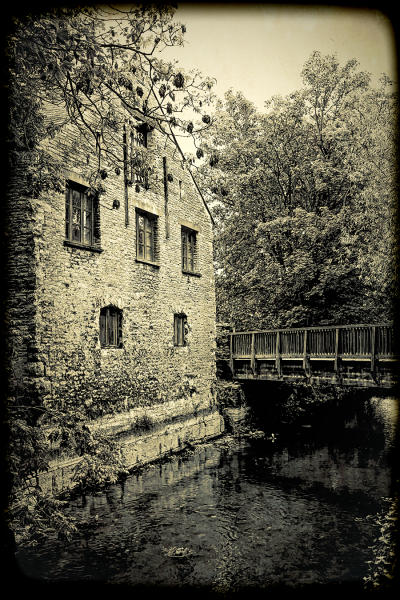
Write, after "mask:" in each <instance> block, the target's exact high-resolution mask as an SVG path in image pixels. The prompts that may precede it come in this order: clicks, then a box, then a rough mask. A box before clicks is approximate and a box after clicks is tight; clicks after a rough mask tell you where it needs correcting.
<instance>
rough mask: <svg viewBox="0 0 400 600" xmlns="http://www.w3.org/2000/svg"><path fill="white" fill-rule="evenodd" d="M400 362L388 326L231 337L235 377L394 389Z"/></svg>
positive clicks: (267, 332) (317, 328) (263, 333)
mask: <svg viewBox="0 0 400 600" xmlns="http://www.w3.org/2000/svg"><path fill="white" fill-rule="evenodd" d="M398 364H399V357H398V356H396V354H395V340H394V328H393V325H391V324H378V325H375V324H374V325H341V326H323V327H303V328H292V329H275V330H273V329H270V330H265V331H242V332H234V333H231V334H230V368H231V371H232V374H233V377H234V378H235V379H265V380H272V381H301V380H303V381H309V382H312V383H333V384H338V385H355V386H364V387H365V386H368V387H392V386H393V385H394V383H395V380H396V371H397V367H398Z"/></svg>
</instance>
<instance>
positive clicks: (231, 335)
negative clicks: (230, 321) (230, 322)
mask: <svg viewBox="0 0 400 600" xmlns="http://www.w3.org/2000/svg"><path fill="white" fill-rule="evenodd" d="M229 367H230V370H231V371H232V377H234V375H235V365H234V360H233V333H230V334H229Z"/></svg>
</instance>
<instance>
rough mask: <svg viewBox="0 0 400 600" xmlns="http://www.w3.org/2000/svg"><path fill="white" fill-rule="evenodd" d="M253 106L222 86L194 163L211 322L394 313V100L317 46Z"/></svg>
mask: <svg viewBox="0 0 400 600" xmlns="http://www.w3.org/2000/svg"><path fill="white" fill-rule="evenodd" d="M302 76H303V81H304V87H303V88H302V89H301V90H299V91H296V92H294V93H292V94H290V95H289V96H287V97H285V98H282V97H280V96H276V97H273V98H272V99H271V100H269V101H268V102H266V111H265V112H264V113H263V114H260V113H259V112H257V111H256V109H255V107H254V105H253V104H252V103H251V102H249V101H248V100H246V98H245V97H244V96H243V94H242V93H240V92H238V93H234V92H232V91H229V92H228V93H227V94H226V95H225V100H224V101H220V102H219V103H218V106H217V110H216V112H215V114H214V115H213V126H212V127H211V128H210V129H209V130H208V131H207V132H206V133H205V134H204V136H203V145H202V148H203V150H204V154H205V155H206V156H207V157H209V159H208V160H206V161H204V162H203V165H202V166H200V167H199V176H201V180H202V184H203V186H204V187H205V188H206V189H207V190H208V196H209V200H210V203H211V205H212V207H213V211H214V215H215V218H216V220H217V222H218V227H217V228H216V240H215V252H216V257H215V259H216V282H217V305H218V311H219V315H218V317H219V320H220V321H225V322H230V323H232V324H233V325H235V326H236V328H237V329H245V328H256V329H257V328H268V327H278V326H281V327H285V326H303V325H318V324H326V323H329V324H335V323H336V324H346V323H356V322H376V321H382V320H383V321H386V320H389V319H391V318H392V309H393V299H394V297H395V291H396V290H395V275H396V270H395V262H394V250H395V227H396V223H395V220H396V212H395V209H396V140H395V136H396V127H395V118H396V108H397V104H396V96H395V94H394V93H393V92H392V90H391V82H390V81H389V80H388V78H387V77H383V78H382V79H381V81H380V86H379V87H378V89H375V88H373V87H371V86H370V82H369V76H368V75H367V74H366V73H364V72H361V71H359V70H358V65H357V62H356V61H355V60H351V61H349V62H347V63H346V64H345V65H344V66H341V65H340V64H339V63H338V61H337V59H336V58H335V57H334V56H321V55H320V53H318V52H314V53H313V54H312V56H311V57H310V58H309V59H308V60H307V62H306V63H305V65H304V68H303V71H302Z"/></svg>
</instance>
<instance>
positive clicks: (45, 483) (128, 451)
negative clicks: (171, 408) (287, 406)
mask: <svg viewBox="0 0 400 600" xmlns="http://www.w3.org/2000/svg"><path fill="white" fill-rule="evenodd" d="M224 430H225V425H224V419H223V417H222V416H221V414H220V413H219V412H217V411H216V410H215V409H212V410H210V412H209V413H208V414H204V415H199V416H197V417H193V416H188V417H187V418H186V419H185V420H181V421H179V422H177V423H170V424H167V425H165V427H163V428H160V429H158V430H157V431H154V430H153V431H149V432H148V433H145V434H143V433H141V434H138V432H132V434H131V435H126V436H124V439H123V440H121V445H122V450H123V453H124V456H125V459H126V464H127V468H128V469H134V468H135V467H140V466H143V465H145V464H148V463H150V462H153V461H155V460H157V459H160V458H163V457H164V456H166V455H168V454H169V453H171V452H178V451H179V450H183V449H184V448H185V446H186V445H187V444H189V443H194V442H203V441H206V440H209V439H212V438H215V437H218V436H220V435H221V434H222V433H223V432H224ZM80 460H81V458H80V457H79V456H77V457H63V458H55V459H53V460H51V461H50V466H49V470H48V471H46V472H44V473H41V474H40V475H39V482H40V486H41V487H42V489H43V490H45V491H48V492H50V491H51V492H52V493H53V494H59V493H61V492H65V491H68V490H72V489H73V487H74V482H73V479H72V478H73V473H74V469H75V467H76V466H77V464H78V463H79V461H80Z"/></svg>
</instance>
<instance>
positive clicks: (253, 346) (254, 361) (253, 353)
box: [250, 333, 256, 375]
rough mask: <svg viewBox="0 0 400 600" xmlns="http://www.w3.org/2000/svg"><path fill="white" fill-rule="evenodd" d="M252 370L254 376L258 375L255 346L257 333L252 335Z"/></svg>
mask: <svg viewBox="0 0 400 600" xmlns="http://www.w3.org/2000/svg"><path fill="white" fill-rule="evenodd" d="M250 368H251V370H252V371H253V375H255V374H256V345H255V333H252V334H251V358H250Z"/></svg>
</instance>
